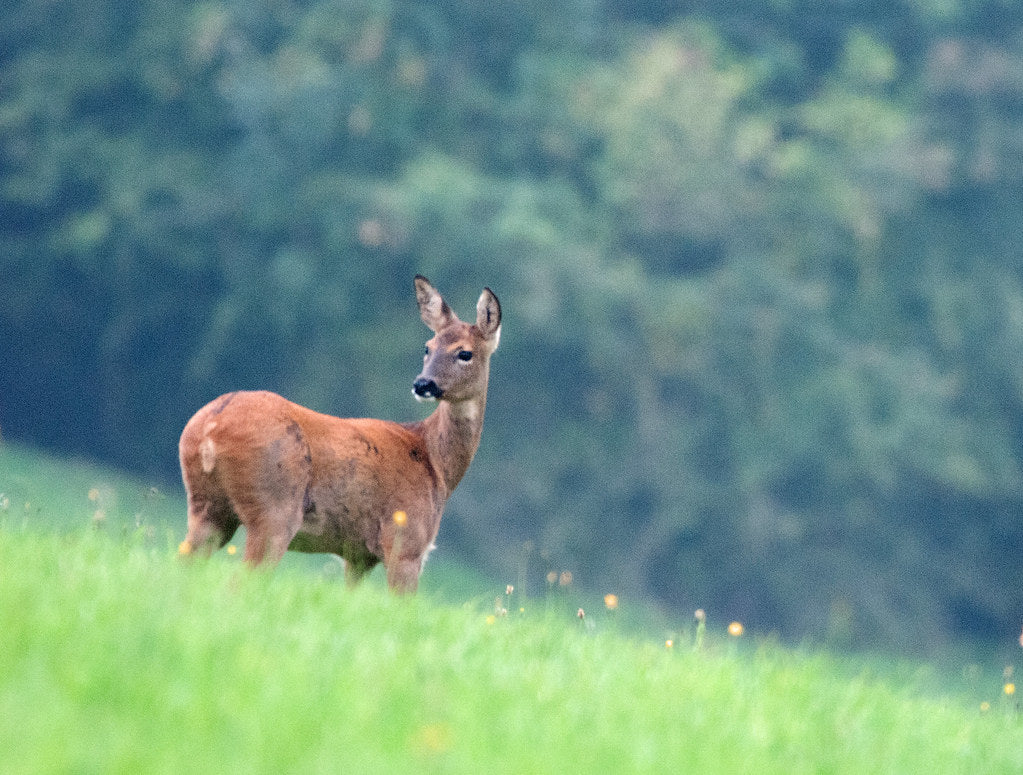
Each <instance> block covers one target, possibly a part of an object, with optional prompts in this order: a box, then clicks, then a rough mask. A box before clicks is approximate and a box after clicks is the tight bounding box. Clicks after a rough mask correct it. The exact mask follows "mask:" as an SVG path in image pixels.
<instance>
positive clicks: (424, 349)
mask: <svg viewBox="0 0 1023 775" xmlns="http://www.w3.org/2000/svg"><path fill="white" fill-rule="evenodd" d="M429 354H430V346H429V345H427V346H426V347H424V348H423V357H424V358H425V357H426V356H427V355H429Z"/></svg>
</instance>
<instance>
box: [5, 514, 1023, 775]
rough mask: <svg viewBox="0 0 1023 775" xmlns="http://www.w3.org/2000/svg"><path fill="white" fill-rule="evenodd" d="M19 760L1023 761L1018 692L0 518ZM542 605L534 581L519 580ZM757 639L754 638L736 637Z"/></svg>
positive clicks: (111, 764)
mask: <svg viewBox="0 0 1023 775" xmlns="http://www.w3.org/2000/svg"><path fill="white" fill-rule="evenodd" d="M0 569H2V571H0V621H2V622H3V627H2V628H0V741H3V742H2V743H0V748H2V749H3V754H2V755H3V761H4V769H5V771H9V772H32V773H49V772H52V773H63V772H96V773H137V772H150V773H162V772H168V773H169V772H175V773H176V772H211V773H212V772H216V773H229V772H245V773H252V772H268V773H279V772H370V773H373V772H379V773H385V772H386V773H394V772H411V771H417V772H420V771H422V772H445V773H451V772H456V773H457V772H465V773H474V774H475V773H479V772H491V773H493V772H508V773H529V772H600V773H607V772H665V771H669V772H670V771H676V772H706V773H715V772H721V773H736V772H758V773H772V772H777V773H786V775H791V774H792V773H821V772H833V773H857V775H859V774H861V773H872V772H876V773H892V772H900V773H906V772H921V773H923V772H927V773H932V772H942V773H950V772H962V773H976V772H986V773H990V772H1019V771H1020V768H1023V728H1021V726H1020V721H1019V718H1018V715H1017V713H1016V710H1015V705H1014V702H1013V700H1012V699H1010V698H1008V697H1005V696H1004V695H1003V696H1002V697H1001V698H1000V699H996V701H994V702H992V703H991V704H992V707H991V708H990V709H989V710H987V712H983V711H982V710H981V709H980V708H979V707H978V705H977V704H976V703H975V702H973V701H972V699H970V698H967V697H965V696H959V695H951V696H946V697H941V696H933V695H929V694H927V693H921V692H919V691H918V690H917V689H915V688H909V687H905V686H899V685H897V684H893V683H892V682H890V681H882V680H880V679H877V678H870V677H868V676H866V675H865V674H860V675H856V674H851V671H850V669H849V665H848V664H840V663H839V662H838V661H837V660H834V659H832V658H830V657H827V656H824V655H819V654H818V655H811V654H801V653H794V652H790V651H786V650H783V649H781V648H779V647H776V646H772V645H765V644H761V645H759V646H754V645H753V644H747V643H744V642H743V640H742V639H734V638H733V639H729V638H728V636H726V635H724V634H723V633H720V634H719V633H717V632H716V631H713V632H709V633H708V635H707V638H706V640H705V642H704V644H703V646H702V647H701V648H699V649H694V647H693V646H694V643H693V640H692V638H691V637H679V639H678V641H677V642H675V643H673V644H672V647H671V648H667V647H666V645H665V644H664V643H663V642H653V641H649V642H644V641H642V640H630V639H626V638H624V637H623V636H622V634H621V633H619V632H617V631H616V627H615V625H614V622H613V620H612V618H611V617H610V616H609V615H608V614H606V613H605V614H604V615H603V616H599V617H598V616H596V615H595V614H594V615H592V616H591V617H589V618H590V619H596V620H597V621H596V626H595V627H586V626H585V623H582V622H580V621H579V620H576V619H574V617H565V616H560V615H558V616H552V615H545V614H543V613H541V612H539V611H534V610H532V609H531V608H530V607H528V606H523V607H525V608H526V610H525V612H519V611H518V609H515V612H514V613H512V614H511V615H509V616H508V617H501V618H497V617H494V616H492V615H488V614H486V613H485V612H481V611H480V610H478V609H477V608H474V607H471V606H470V607H452V606H448V605H442V604H439V603H437V602H436V601H435V600H433V599H431V597H430V596H429V595H424V596H421V597H418V598H416V599H412V600H398V599H394V598H392V597H391V596H390V595H388V594H387V593H385V592H383V591H382V590H380V589H378V588H375V587H373V586H368V587H365V588H363V589H360V590H358V591H355V592H352V591H349V590H345V589H344V588H343V586H342V585H339V584H336V583H332V582H330V581H328V580H324V579H322V578H319V577H310V576H309V574H306V573H303V572H300V571H296V570H288V569H285V570H283V571H282V572H279V573H275V574H265V573H252V572H249V571H247V570H245V569H244V568H243V567H242V566H241V565H239V564H238V563H237V562H236V561H234V560H232V559H230V558H229V557H228V556H227V555H224V557H223V559H219V558H217V559H214V560H213V561H210V562H206V563H194V564H189V563H183V562H181V561H179V560H178V559H177V558H176V557H174V555H173V552H172V551H170V550H169V549H166V548H163V549H155V548H148V547H146V546H142V545H139V544H138V543H132V542H131V541H123V540H112V539H111V538H109V537H107V536H105V535H103V534H101V533H96V532H90V531H81V532H78V533H75V534H71V535H67V534H65V535H57V534H53V533H50V534H45V533H42V534H40V533H31V532H24V531H19V530H12V529H9V528H5V529H2V530H0ZM524 602H526V603H528V601H524ZM744 637H745V636H744Z"/></svg>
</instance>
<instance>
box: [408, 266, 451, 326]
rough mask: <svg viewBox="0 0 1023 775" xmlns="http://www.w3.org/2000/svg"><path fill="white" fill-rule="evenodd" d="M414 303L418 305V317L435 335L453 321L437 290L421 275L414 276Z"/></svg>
mask: <svg viewBox="0 0 1023 775" xmlns="http://www.w3.org/2000/svg"><path fill="white" fill-rule="evenodd" d="M416 301H417V302H418V303H419V316H420V317H421V318H422V319H423V322H424V323H426V327H427V328H429V329H430V330H431V331H433V332H434V333H437V332H438V331H440V330H441V329H442V328H444V327H445V326H446V325H448V324H449V323H451V321H452V320H454V318H455V315H454V313H453V312H452V311H451V307H449V306H448V305H447V302H446V301H444V299H443V297H442V296H441V295H440V294H439V293H438V292H437V289H436V288H434V287H433V286H432V285H430V281H429V280H427V279H426V278H425V277H423V276H422V275H421V274H417V275H416Z"/></svg>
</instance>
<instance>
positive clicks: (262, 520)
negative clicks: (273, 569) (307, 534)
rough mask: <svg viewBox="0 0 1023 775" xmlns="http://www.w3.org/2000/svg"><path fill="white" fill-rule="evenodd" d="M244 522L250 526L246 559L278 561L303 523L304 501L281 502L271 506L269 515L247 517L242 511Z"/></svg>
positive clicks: (250, 560)
mask: <svg viewBox="0 0 1023 775" xmlns="http://www.w3.org/2000/svg"><path fill="white" fill-rule="evenodd" d="M242 523H243V524H244V525H245V527H246V530H247V535H246V537H245V561H246V562H248V563H249V564H250V565H261V564H263V563H269V564H270V565H276V564H277V563H278V562H280V561H281V558H282V557H283V556H284V553H285V552H286V551H288V546H289V545H290V544H291V540H292V539H293V538H294V537H295V534H296V533H298V531H299V528H301V527H302V504H301V502H300V503H297V504H291V505H282V506H278V507H277V508H275V509H272V510H270V516H269V518H267V517H262V516H253V517H252V518H251V519H246V518H245V516H244V515H242Z"/></svg>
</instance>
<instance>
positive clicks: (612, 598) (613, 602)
mask: <svg viewBox="0 0 1023 775" xmlns="http://www.w3.org/2000/svg"><path fill="white" fill-rule="evenodd" d="M604 607H605V608H607V610H608V611H613V610H615V609H616V608H617V607H618V595H611V594H608V595H604Z"/></svg>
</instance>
